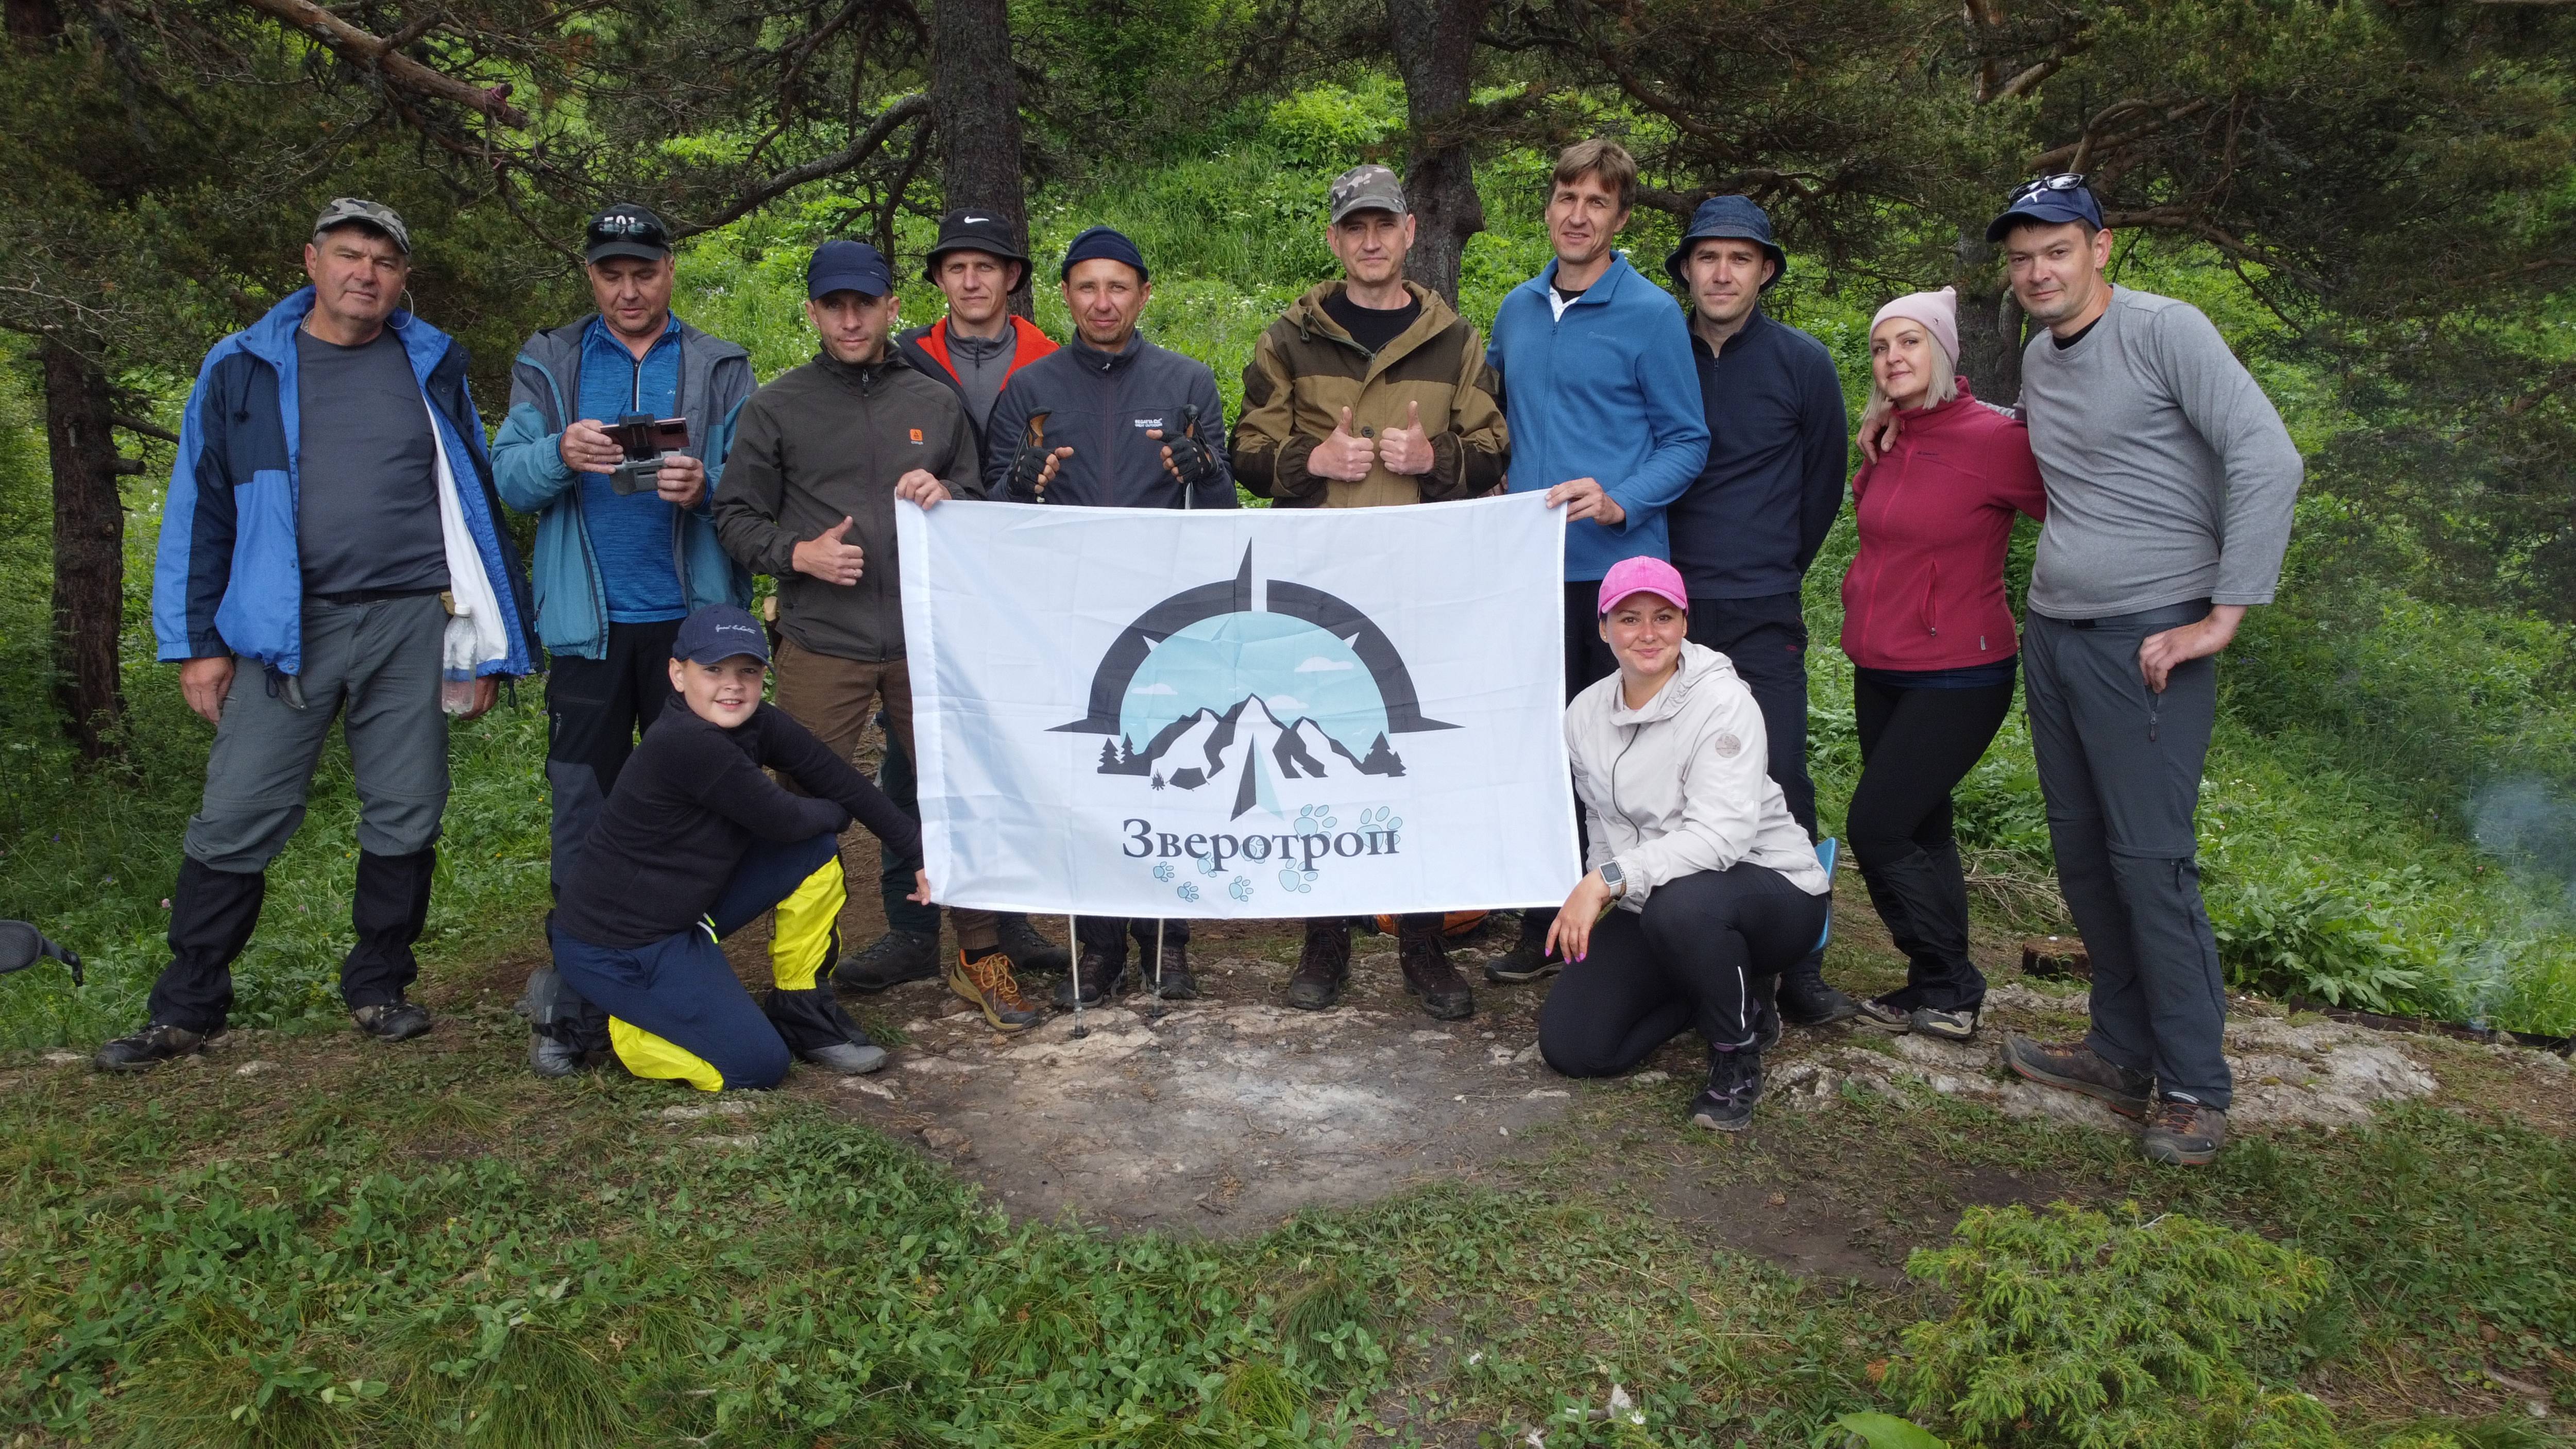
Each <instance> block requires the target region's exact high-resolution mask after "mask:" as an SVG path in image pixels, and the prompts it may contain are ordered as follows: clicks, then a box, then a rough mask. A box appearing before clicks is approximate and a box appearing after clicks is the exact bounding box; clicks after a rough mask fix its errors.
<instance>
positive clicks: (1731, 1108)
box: [1691, 1051, 1762, 1132]
mask: <svg viewBox="0 0 2576 1449" xmlns="http://www.w3.org/2000/svg"><path fill="white" fill-rule="evenodd" d="M1761 1100H1762V1053H1760V1052H1756V1051H1737V1052H1716V1051H1713V1052H1710V1053H1709V1054H1708V1085H1707V1086H1706V1087H1704V1088H1702V1089H1701V1091H1700V1094H1699V1100H1697V1101H1695V1102H1693V1103H1691V1121H1693V1122H1694V1123H1697V1124H1698V1125H1700V1126H1702V1127H1706V1128H1709V1129H1710V1130H1712V1131H1716V1132H1741V1131H1743V1130H1744V1129H1745V1128H1747V1127H1750V1126H1752V1125H1753V1104H1754V1103H1756V1102H1759V1101H1761Z"/></svg>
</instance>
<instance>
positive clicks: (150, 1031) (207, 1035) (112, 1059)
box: [89, 1022, 223, 1072]
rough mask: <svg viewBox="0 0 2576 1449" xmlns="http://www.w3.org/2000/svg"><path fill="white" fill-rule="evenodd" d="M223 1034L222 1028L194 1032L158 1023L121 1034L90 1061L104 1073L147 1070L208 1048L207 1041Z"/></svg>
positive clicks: (101, 1048) (100, 1049) (182, 1027)
mask: <svg viewBox="0 0 2576 1449" xmlns="http://www.w3.org/2000/svg"><path fill="white" fill-rule="evenodd" d="M221 1035H223V1028H221V1027H217V1028H215V1029H214V1030H213V1031H211V1032H194V1031H190V1030H188V1029H187V1028H186V1027H184V1026H163V1025H162V1024H160V1023H159V1022H155V1023H153V1024H152V1025H150V1026H147V1027H145V1028H143V1029H142V1030H141V1031H138V1032H136V1033H134V1034H133V1035H131V1036H121V1037H118V1038H117V1039H116V1040H114V1041H112V1042H109V1043H108V1044H107V1045H105V1046H102V1047H100V1048H99V1049H98V1055H96V1056H94V1057H91V1058H90V1059H89V1064H90V1065H91V1066H93V1067H96V1068H98V1069H99V1070H100V1071H102V1072H147V1071H150V1070H151V1069H152V1068H154V1067H157V1066H159V1065H161V1064H162V1063H163V1062H166V1061H171V1060H173V1059H175V1058H178V1057H186V1056H194V1055H196V1054H197V1053H199V1052H201V1051H204V1050H205V1049H206V1043H207V1042H209V1041H212V1040H214V1039H215V1038H216V1037H219V1036H221Z"/></svg>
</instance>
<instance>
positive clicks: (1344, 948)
mask: <svg viewBox="0 0 2576 1449" xmlns="http://www.w3.org/2000/svg"><path fill="white" fill-rule="evenodd" d="M1350 979H1351V928H1350V923H1349V922H1347V921H1340V920H1335V921H1331V922H1324V921H1314V922H1309V923H1308V924H1307V926H1306V945H1305V948H1304V949H1303V950H1301V951H1299V952H1298V953H1297V974H1295V975H1293V976H1291V977H1289V978H1288V1004H1289V1005H1290V1006H1293V1007H1296V1008H1297V1009H1299V1010H1300V1011H1323V1010H1326V1009H1327V1008H1329V1007H1331V1006H1332V1005H1333V1004H1334V1003H1335V1002H1338V1001H1340V1000H1341V999H1342V988H1343V987H1344V986H1345V985H1347V984H1348V983H1349V981H1350Z"/></svg>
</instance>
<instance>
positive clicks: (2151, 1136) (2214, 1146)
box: [2138, 1097, 2227, 1167]
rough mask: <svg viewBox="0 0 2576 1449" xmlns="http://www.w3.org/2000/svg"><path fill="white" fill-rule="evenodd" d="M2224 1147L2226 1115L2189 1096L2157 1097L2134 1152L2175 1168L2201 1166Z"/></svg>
mask: <svg viewBox="0 0 2576 1449" xmlns="http://www.w3.org/2000/svg"><path fill="white" fill-rule="evenodd" d="M2226 1145H2227V1114H2226V1113H2225V1112H2222V1111H2220V1110H2219V1109H2218V1108H2216V1107H2204V1106H2202V1105H2201V1104H2199V1103H2198V1102H2195V1101H2193V1100H2192V1099H2190V1098H2189V1097H2158V1098H2156V1105H2155V1110H2154V1111H2152V1112H2149V1113H2148V1114H2147V1130H2146V1132H2145V1133H2144V1134H2142V1135H2141V1136H2140V1137H2139V1138H2138V1150H2139V1151H2140V1152H2143V1153H2145V1154H2146V1155H2147V1157H2148V1158H2150V1159H2151V1160H2153V1161H2156V1162H2167V1163H2171V1164H2173V1165H2174V1166H2176V1167H2202V1166H2206V1165H2207V1164H2209V1163H2211V1162H2213V1161H2216V1160H2217V1157H2218V1149H2220V1148H2222V1147H2224V1146H2226Z"/></svg>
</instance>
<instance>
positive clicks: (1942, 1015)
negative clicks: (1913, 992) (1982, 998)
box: [1912, 1006, 1982, 1041]
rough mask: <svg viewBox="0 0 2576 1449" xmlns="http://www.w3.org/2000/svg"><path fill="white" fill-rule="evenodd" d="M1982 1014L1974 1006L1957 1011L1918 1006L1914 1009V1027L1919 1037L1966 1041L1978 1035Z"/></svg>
mask: <svg viewBox="0 0 2576 1449" xmlns="http://www.w3.org/2000/svg"><path fill="white" fill-rule="evenodd" d="M1981 1014H1982V1013H1980V1012H1979V1010H1978V1009H1977V1008H1976V1007H1973V1006H1968V1007H1962V1008H1960V1009H1959V1010H1957V1011H1943V1010H1942V1009H1941V1008H1939V1007H1937V1006H1918V1007H1916V1008H1914V1013H1913V1017H1912V1025H1913V1027H1914V1030H1915V1032H1916V1033H1917V1034H1918V1035H1922V1036H1937V1037H1939V1038H1940V1039H1941V1040H1943V1041H1966V1040H1968V1039H1969V1038H1970V1037H1973V1036H1975V1035H1976V1034H1977V1018H1978V1017H1979V1016H1980V1015H1981Z"/></svg>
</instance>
